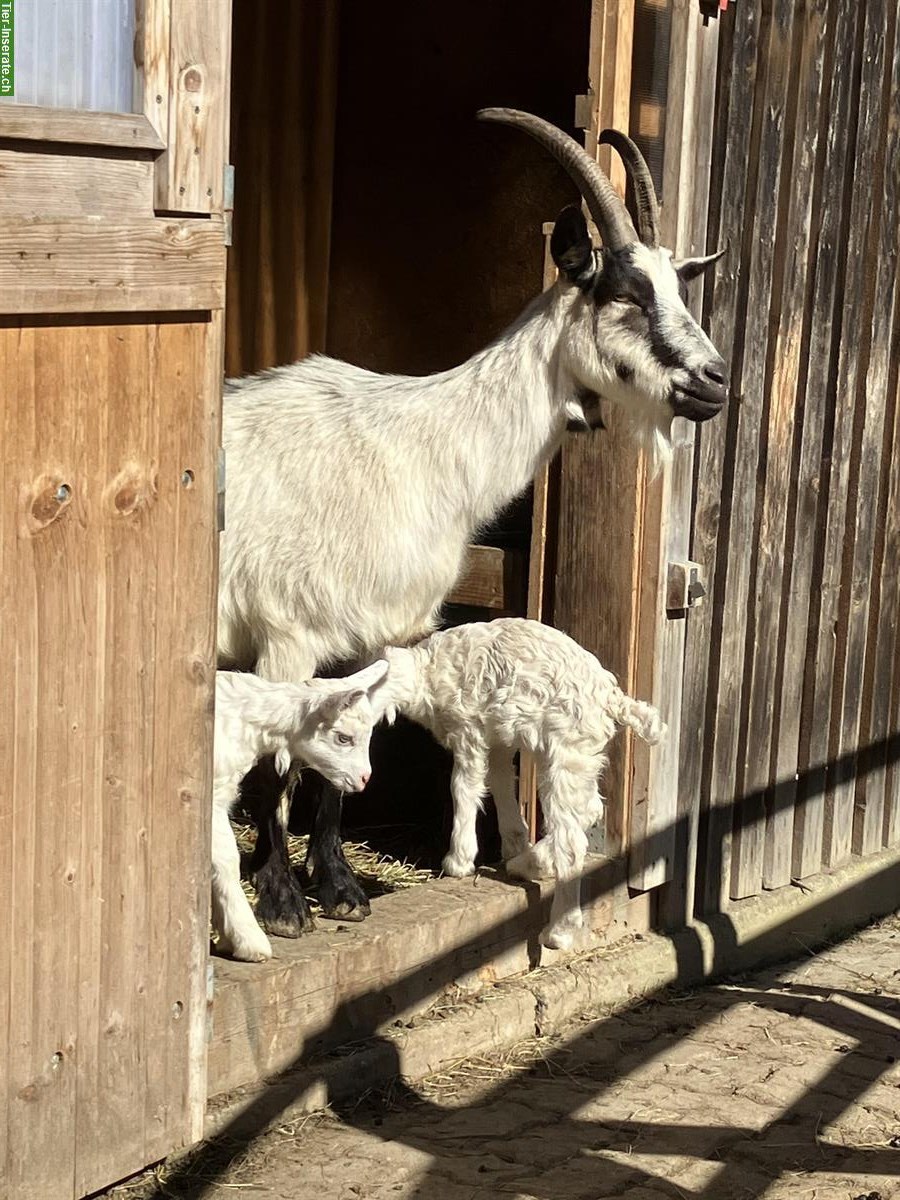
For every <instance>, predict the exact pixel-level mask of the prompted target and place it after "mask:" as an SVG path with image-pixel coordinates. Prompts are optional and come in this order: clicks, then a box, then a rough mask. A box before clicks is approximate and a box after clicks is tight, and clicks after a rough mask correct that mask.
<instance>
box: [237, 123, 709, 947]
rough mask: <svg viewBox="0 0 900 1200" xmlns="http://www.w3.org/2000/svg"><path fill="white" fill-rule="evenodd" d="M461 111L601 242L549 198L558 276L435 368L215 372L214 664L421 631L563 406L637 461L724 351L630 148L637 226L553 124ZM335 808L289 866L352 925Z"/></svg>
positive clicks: (298, 903) (259, 861)
mask: <svg viewBox="0 0 900 1200" xmlns="http://www.w3.org/2000/svg"><path fill="white" fill-rule="evenodd" d="M479 117H480V118H481V120H484V121H494V122H499V123H501V124H505V125H512V126H513V127H515V128H518V129H521V130H523V131H524V132H525V133H528V134H530V135H531V136H532V137H534V138H535V139H537V141H538V142H539V143H540V144H541V145H543V146H544V147H545V148H546V149H547V150H548V151H549V152H550V153H551V154H552V155H553V156H554V157H555V158H556V159H557V160H558V162H559V163H560V164H561V165H562V166H563V167H564V168H565V170H566V171H567V172H568V174H569V175H570V176H571V178H572V179H573V180H574V182H575V183H576V184H577V186H578V189H579V191H580V193H581V195H582V197H583V198H584V201H585V203H586V204H587V207H588V209H589V211H590V213H591V216H592V217H593V219H594V222H595V223H596V226H597V229H598V231H599V233H600V236H601V238H602V241H603V245H602V247H601V248H597V247H595V246H593V245H592V243H591V239H590V236H589V233H588V228H587V224H586V222H585V219H584V217H583V216H582V213H581V209H580V208H579V207H576V206H572V207H569V208H566V209H564V210H563V212H562V213H561V214H560V216H559V218H558V220H557V222H556V226H555V228H554V231H553V236H552V241H551V250H552V254H553V258H554V261H555V262H556V265H557V267H558V268H559V280H558V282H557V283H556V284H555V285H554V286H553V287H551V288H549V289H548V290H547V291H546V292H544V293H543V294H542V295H540V296H538V297H537V298H536V299H535V300H534V301H533V302H532V303H531V304H530V305H529V306H528V308H526V310H525V311H524V312H523V313H522V314H521V316H520V317H519V319H518V320H517V321H516V322H515V323H514V324H513V325H512V326H511V327H510V328H508V329H507V330H505V331H504V332H503V333H501V334H500V335H499V337H498V338H497V339H496V340H495V341H494V342H492V343H491V344H490V345H489V346H488V347H487V348H486V349H485V350H482V351H481V352H480V353H478V354H476V355H474V357H472V358H470V359H469V360H468V361H467V362H465V363H463V364H462V365H461V366H458V367H455V368H453V369H451V370H449V371H443V372H441V373H439V374H436V375H431V376H427V377H425V378H408V377H404V376H391V375H377V374H374V373H373V372H371V371H366V370H362V369H360V368H358V367H355V366H350V365H348V364H346V363H341V362H336V361H334V360H333V359H328V358H325V357H322V356H319V355H316V356H313V357H311V358H308V359H306V360H304V361H303V362H300V363H295V364H293V365H291V366H286V367H280V368H277V369H275V370H271V371H266V372H263V373H262V374H259V375H255V376H250V377H247V378H244V379H239V380H230V381H228V382H227V383H226V388H225V399H224V431H223V440H224V444H225V451H226V455H227V462H228V519H227V526H226V529H225V533H224V535H223V539H222V546H221V576H220V588H219V645H218V649H219V659H220V665H222V666H230V667H238V668H243V669H253V670H255V671H256V672H257V673H258V674H259V675H261V676H263V677H264V678H266V679H270V680H274V681H295V682H298V681H303V680H306V679H309V678H311V677H312V676H313V675H314V674H315V673H316V672H317V671H321V670H325V669H328V668H329V667H333V666H335V665H336V664H338V663H343V662H353V663H356V664H362V663H364V662H365V661H367V660H369V661H370V660H371V659H372V658H374V657H376V656H377V655H378V653H379V652H380V650H381V648H382V647H383V646H385V645H402V644H404V643H406V642H408V641H410V640H411V639H414V638H416V637H418V636H421V635H423V634H425V633H427V632H429V631H430V630H432V629H433V628H434V626H435V624H436V622H437V616H438V612H439V609H440V605H441V604H442V602H443V600H444V598H445V597H446V596H447V594H448V593H449V591H450V590H451V588H452V587H453V585H454V583H455V581H456V579H457V577H458V576H459V574H460V570H461V568H462V566H463V562H464V559H465V556H466V549H467V546H468V543H469V541H470V540H471V538H472V537H473V535H474V534H475V532H476V530H477V529H478V528H479V527H482V526H484V525H485V524H487V523H488V522H490V521H491V520H492V519H493V518H494V517H495V516H496V515H497V514H498V513H499V512H500V510H501V509H502V508H503V507H504V506H505V505H507V504H508V503H509V502H510V501H511V500H512V499H513V498H514V497H516V496H517V495H519V494H520V493H521V492H522V491H523V490H524V489H525V488H526V487H527V485H528V484H529V482H530V481H531V480H532V478H533V477H534V474H535V472H536V471H537V469H538V467H539V466H540V465H541V464H542V463H543V462H544V461H546V460H547V459H548V458H549V457H550V456H551V455H552V454H553V453H554V451H555V450H556V449H557V447H558V446H559V443H560V441H561V439H562V436H563V433H564V431H565V429H566V425H567V422H568V421H569V420H570V419H571V418H572V417H578V418H580V420H581V421H582V422H583V423H584V424H590V421H589V420H587V419H586V417H585V410H584V399H585V397H586V396H593V397H597V396H599V397H602V398H603V399H605V400H607V401H609V402H611V403H612V404H613V405H614V406H616V407H617V408H618V409H620V410H621V412H622V413H623V414H624V415H625V416H626V417H627V418H628V419H629V421H630V424H631V426H632V428H633V431H634V435H635V437H637V438H638V439H639V440H640V441H641V442H642V443H643V444H644V445H645V446H646V448H647V450H648V452H649V453H650V454H651V455H652V456H653V458H654V460H655V461H656V462H659V461H660V460H664V459H665V458H666V457H667V456H668V455H669V454H670V453H671V441H670V428H671V423H672V418H673V417H674V416H676V415H678V416H684V417H687V418H688V419H690V420H692V421H704V420H706V419H707V418H709V417H712V416H713V415H714V414H715V413H717V412H718V411H719V410H720V409H721V408H722V406H723V404H724V403H725V400H726V398H727V372H726V367H725V364H724V362H723V361H722V359H721V357H720V356H719V355H718V354H717V353H716V350H715V349H714V347H713V346H712V344H711V343H710V341H709V339H708V338H707V336H706V334H705V333H704V332H703V330H702V329H701V328H700V326H699V325H698V324H697V322H696V321H695V320H694V319H693V317H692V316H691V314H690V313H689V311H688V309H687V308H686V306H685V303H684V300H685V289H686V284H687V281H688V280H690V279H692V278H694V277H695V276H697V275H699V274H700V273H701V272H702V271H703V270H705V269H706V268H707V267H708V266H709V265H710V264H711V263H712V262H713V261H714V260H715V258H716V257H718V256H717V255H710V256H708V257H706V258H694V259H690V260H687V261H685V262H675V261H673V258H672V255H671V253H670V252H669V251H668V250H665V249H663V248H661V247H660V246H659V219H658V208H657V199H656V194H655V192H654V188H653V183H652V180H651V178H650V173H649V171H648V169H647V165H646V163H645V162H644V159H643V158H642V156H641V154H640V151H639V150H638V149H637V147H636V146H635V145H634V143H633V142H632V141H631V140H630V139H629V138H627V137H626V136H624V135H623V134H621V133H617V132H616V131H614V130H609V131H606V132H605V133H603V134H602V135H601V141H606V142H609V143H610V144H611V145H613V146H614V147H615V148H616V150H617V151H618V152H619V154H620V155H621V156H622V159H623V161H624V163H625V166H626V168H627V171H628V174H629V177H630V179H631V182H632V186H633V190H634V195H635V200H636V209H637V231H636V230H635V227H634V225H633V224H632V221H631V218H630V216H629V214H628V210H627V209H626V207H625V205H624V204H623V203H622V201H621V200H620V199H619V197H618V195H617V194H616V192H615V191H614V190H613V188H612V186H611V184H610V182H609V180H608V179H607V177H606V175H605V174H604V173H603V171H602V170H601V169H600V167H599V166H598V165H597V163H596V162H595V161H594V159H593V158H591V156H590V155H588V154H587V153H586V152H585V150H584V149H583V148H582V147H581V146H580V145H579V144H578V143H577V142H576V141H575V140H574V139H573V138H571V137H569V136H568V135H567V134H565V133H563V132H562V131H561V130H559V129H557V128H555V127H554V126H553V125H550V124H548V123H547V122H546V121H543V120H541V119H540V118H538V117H535V116H532V115H530V114H528V113H524V112H519V111H517V110H514V109H506V108H488V109H484V110H483V111H482V112H480V113H479ZM638 234H640V236H638ZM589 415H593V410H590V414H589ZM613 569H614V564H613ZM263 809H264V811H260V810H259V809H258V810H257V812H256V814H255V815H256V816H257V820H258V824H259V826H260V840H259V843H258V846H257V853H256V856H255V862H254V866H255V870H256V883H257V890H258V894H259V903H258V908H257V915H258V917H259V918H260V921H261V922H262V923H263V924H264V925H265V926H266V927H267V928H268V929H269V931H270V932H272V933H276V934H278V933H280V934H287V935H292V936H296V935H297V934H299V933H300V932H302V930H303V929H305V928H308V927H309V926H310V924H311V921H310V918H309V910H308V908H307V907H306V902H305V900H304V897H303V894H302V891H301V889H300V888H299V886H298V884H297V882H296V881H295V880H294V878H293V876H292V874H291V871H290V868H289V864H288V861H287V854H286V849H285V838H284V830H283V828H282V826H281V823H280V816H279V814H280V813H281V811H282V810H281V808H280V807H279V805H278V804H277V802H276V801H275V800H274V797H273V799H272V802H271V804H270V805H269V804H268V802H266V803H265V804H263ZM340 813H341V801H340V796H339V794H338V793H337V792H335V791H334V790H333V789H330V788H327V787H326V788H325V789H324V791H323V792H322V793H321V794H320V797H319V805H318V811H317V814H316V818H315V823H314V827H313V833H312V837H311V841H310V850H309V857H308V860H307V871H308V874H309V876H310V879H311V881H312V884H313V886H314V887H316V889H317V891H318V896H319V900H320V902H321V904H322V907H323V909H324V911H325V913H326V914H329V915H334V916H341V917H343V918H345V919H347V918H351V919H352V918H354V917H356V918H359V919H361V918H362V917H363V916H364V915H365V914H366V913H367V912H368V904H367V902H366V898H365V895H364V893H363V892H362V890H361V888H360V887H359V885H358V883H357V881H356V879H355V878H354V876H353V874H352V872H351V871H350V869H349V867H348V866H347V864H346V861H345V860H344V858H343V854H342V852H341V842H340Z"/></svg>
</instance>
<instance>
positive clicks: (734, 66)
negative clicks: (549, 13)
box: [680, 4, 759, 912]
mask: <svg viewBox="0 0 900 1200" xmlns="http://www.w3.org/2000/svg"><path fill="white" fill-rule="evenodd" d="M721 28H722V34H721V36H722V38H723V41H724V45H723V47H722V52H721V54H720V60H719V61H720V63H721V69H720V74H719V83H718V96H719V104H718V105H717V110H718V111H719V112H720V114H721V116H720V118H719V121H718V123H717V128H716V137H715V147H714V157H713V170H712V178H711V189H712V196H711V201H710V218H711V226H712V237H711V240H710V244H711V245H714V246H721V247H727V249H728V253H727V254H726V256H725V258H724V259H723V260H722V262H721V263H720V264H719V265H717V267H716V268H715V273H714V274H713V276H712V280H711V281H710V283H708V284H707V288H708V296H709V299H708V301H707V300H706V298H705V301H704V306H706V304H707V303H708V304H709V312H710V332H711V337H712V339H713V342H714V343H715V345H716V346H717V347H718V348H719V350H720V352H721V353H722V354H723V355H724V356H725V358H726V360H727V359H729V358H730V359H731V378H732V387H733V389H734V386H735V382H734V381H735V380H739V378H740V368H741V358H742V354H743V346H744V335H743V322H744V313H745V311H746V294H747V262H746V261H745V258H744V256H743V254H742V237H743V232H744V226H745V219H746V217H745V214H746V210H747V200H748V197H747V188H746V179H745V175H746V170H747V163H748V161H749V159H750V146H751V134H752V121H750V120H747V114H748V113H749V112H752V109H753V95H754V89H755V86H756V77H757V70H758V63H757V55H756V42H757V37H758V31H759V7H758V5H753V4H751V5H746V6H742V7H741V8H740V9H736V10H730V11H729V13H728V14H726V17H725V19H724V20H723V22H722V26H721ZM720 181H721V182H720ZM751 211H752V210H751ZM736 399H737V398H736ZM723 418H724V419H719V420H718V421H710V422H709V423H707V424H705V425H704V426H702V427H701V429H700V431H699V455H698V459H699V461H698V465H697V469H696V476H697V498H696V502H695V508H694V528H693V545H692V550H691V557H692V559H694V560H695V561H697V562H699V563H701V564H702V565H703V566H704V567H705V569H706V575H707V580H708V583H707V588H708V591H709V599H708V601H706V602H705V603H704V604H703V605H702V606H701V607H700V608H699V609H697V610H696V611H695V612H693V613H692V614H691V617H690V620H689V621H688V627H687V631H686V650H685V681H684V693H683V703H682V728H681V769H682V771H683V772H684V774H683V777H682V778H681V781H680V786H681V788H682V789H684V790H685V791H686V792H687V793H688V794H692V793H699V795H700V801H701V814H700V835H699V844H700V845H701V847H702V857H701V858H700V859H699V861H698V864H697V868H698V896H697V903H698V907H699V908H700V910H701V911H702V912H715V911H718V910H720V909H721V908H723V907H724V906H725V905H726V904H727V901H728V890H729V889H728V879H729V875H730V861H731V807H730V806H731V803H732V801H733V795H732V794H731V793H729V792H728V791H722V790H721V789H718V790H713V787H712V763H713V752H714V749H715V739H716V734H717V731H716V724H715V696H716V694H717V692H718V686H719V672H720V666H721V664H720V657H719V652H720V647H721V621H722V606H723V603H724V588H725V582H726V579H727V570H728V562H727V556H726V555H725V553H724V552H720V548H719V544H720V541H721V540H724V542H725V546H726V547H727V538H728V528H729V522H730V519H731V505H732V497H733V489H732V485H731V478H730V473H731V470H732V465H731V464H732V461H733V450H734V441H735V434H736V427H737V420H738V411H737V404H736V402H735V403H733V404H732V405H731V407H730V409H729V411H728V412H727V414H723Z"/></svg>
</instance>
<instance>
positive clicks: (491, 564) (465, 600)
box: [446, 546, 525, 612]
mask: <svg viewBox="0 0 900 1200" xmlns="http://www.w3.org/2000/svg"><path fill="white" fill-rule="evenodd" d="M524 598H525V558H524V555H522V554H521V553H520V552H519V551H517V550H501V549H500V548H499V547H497V546H470V547H469V556H468V559H467V560H466V565H465V567H464V569H463V573H462V575H461V576H460V578H459V581H458V582H457V584H456V586H455V587H454V589H453V591H452V592H451V593H450V595H449V596H448V597H447V601H446V603H447V604H461V605H465V606H466V607H468V608H488V609H492V610H495V611H498V612H514V611H516V610H519V611H521V609H522V607H523V605H524Z"/></svg>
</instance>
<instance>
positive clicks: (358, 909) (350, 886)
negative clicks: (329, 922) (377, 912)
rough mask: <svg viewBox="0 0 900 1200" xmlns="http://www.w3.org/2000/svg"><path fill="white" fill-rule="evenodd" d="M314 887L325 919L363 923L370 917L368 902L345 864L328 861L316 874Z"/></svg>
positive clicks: (322, 864)
mask: <svg viewBox="0 0 900 1200" xmlns="http://www.w3.org/2000/svg"><path fill="white" fill-rule="evenodd" d="M311 886H312V889H313V890H314V892H315V894H316V898H317V899H318V901H319V905H320V906H321V909H322V916H323V917H330V918H332V919H333V920H340V921H364V920H365V919H366V917H367V916H369V914H370V913H371V911H372V909H371V908H370V906H369V898H368V896H367V895H366V893H365V892H364V891H363V890H362V887H361V886H360V884H359V881H358V880H357V878H356V876H355V875H354V874H353V872H352V871H351V870H350V868H349V866H348V865H347V863H346V862H343V861H341V860H340V859H335V860H333V861H331V860H328V859H326V860H325V861H324V862H322V863H321V865H320V866H319V869H318V870H316V871H313V873H312V880H311Z"/></svg>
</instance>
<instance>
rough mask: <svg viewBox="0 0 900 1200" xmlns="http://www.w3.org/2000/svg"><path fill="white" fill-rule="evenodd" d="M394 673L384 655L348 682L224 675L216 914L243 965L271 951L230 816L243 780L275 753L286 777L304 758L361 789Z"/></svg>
mask: <svg viewBox="0 0 900 1200" xmlns="http://www.w3.org/2000/svg"><path fill="white" fill-rule="evenodd" d="M387 671H388V665H387V663H386V662H385V661H384V660H381V661H379V662H376V663H373V664H372V666H370V667H366V669H365V670H363V671H359V672H357V674H355V675H351V676H348V677H347V678H346V679H335V680H330V679H315V680H312V681H310V682H309V683H299V684H291V683H269V682H267V681H266V680H263V679H259V678H258V677H257V676H255V675H248V674H244V673H240V672H234V671H219V672H218V673H217V675H216V727H215V752H214V758H215V762H214V784H213V815H212V918H213V926H214V928H215V930H216V932H217V933H218V935H219V940H218V946H219V949H220V950H221V951H223V953H230V954H231V955H232V956H233V957H234V958H237V959H241V960H242V961H244V962H261V961H262V960H263V959H266V958H270V957H271V955H272V948H271V946H270V944H269V939H268V938H267V937H266V935H265V934H264V933H263V931H262V930H261V929H260V927H259V924H258V923H257V920H256V918H255V916H254V915H253V910H252V909H251V907H250V904H249V903H248V901H247V897H246V896H245V895H244V892H243V889H242V888H241V871H240V855H239V853H238V848H237V843H236V841H235V837H234V830H233V829H232V828H231V823H230V822H229V820H228V817H229V815H230V813H231V810H232V808H233V807H234V804H235V802H236V800H237V797H238V791H239V788H240V784H241V780H242V779H243V777H244V776H245V775H246V774H247V772H248V771H249V770H250V769H251V767H253V766H254V765H255V763H257V762H258V761H259V759H260V758H262V757H263V756H265V755H270V754H272V755H274V756H275V764H276V768H277V770H278V771H279V773H280V774H282V775H283V774H285V772H286V771H287V769H288V767H289V766H290V764H291V763H292V762H297V761H299V762H301V763H305V764H306V765H308V766H311V767H314V768H315V769H316V770H317V771H319V772H320V774H322V775H324V776H325V778H326V779H327V780H328V781H329V782H330V783H332V784H333V785H334V786H335V787H337V788H340V790H341V791H342V792H361V791H362V790H363V788H364V787H365V786H366V784H367V783H368V781H369V778H370V775H371V771H372V768H371V766H370V764H369V741H370V739H371V736H372V727H373V725H374V724H375V723H376V722H377V720H378V719H379V716H380V713H381V708H380V707H375V706H373V696H374V694H375V692H376V690H377V689H378V687H379V686H381V685H382V684H383V682H384V679H385V677H386V675H387Z"/></svg>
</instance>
